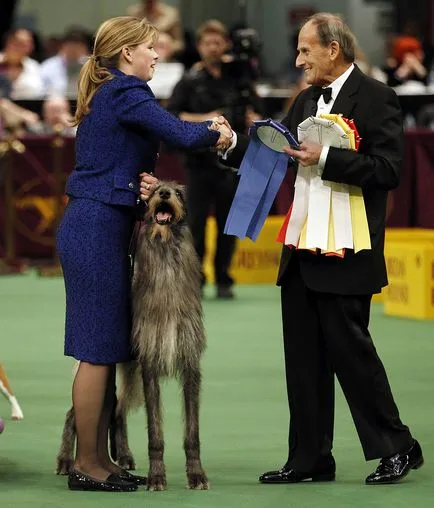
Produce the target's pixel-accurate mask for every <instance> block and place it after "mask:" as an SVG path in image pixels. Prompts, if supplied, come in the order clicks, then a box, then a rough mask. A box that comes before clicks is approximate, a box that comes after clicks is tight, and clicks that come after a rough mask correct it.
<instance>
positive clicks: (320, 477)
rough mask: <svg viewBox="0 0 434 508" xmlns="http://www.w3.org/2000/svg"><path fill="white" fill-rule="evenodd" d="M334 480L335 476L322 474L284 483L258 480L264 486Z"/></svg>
mask: <svg viewBox="0 0 434 508" xmlns="http://www.w3.org/2000/svg"><path fill="white" fill-rule="evenodd" d="M335 480H336V474H322V475H315V476H312V477H311V478H303V480H298V481H296V482H285V481H276V482H273V481H264V480H259V481H260V482H261V483H263V484H264V485H273V484H274V485H285V484H288V483H303V482H312V483H313V482H334V481H335Z"/></svg>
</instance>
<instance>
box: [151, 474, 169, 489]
mask: <svg viewBox="0 0 434 508" xmlns="http://www.w3.org/2000/svg"><path fill="white" fill-rule="evenodd" d="M146 488H147V489H148V490H151V491H156V492H157V491H162V490H166V489H167V481H166V475H157V474H156V475H152V474H150V475H149V476H148V481H147V483H146Z"/></svg>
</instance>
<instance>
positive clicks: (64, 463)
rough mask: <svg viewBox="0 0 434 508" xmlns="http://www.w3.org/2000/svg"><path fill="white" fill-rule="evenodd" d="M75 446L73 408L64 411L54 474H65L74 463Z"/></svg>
mask: <svg viewBox="0 0 434 508" xmlns="http://www.w3.org/2000/svg"><path fill="white" fill-rule="evenodd" d="M74 448H75V413H74V408H73V407H71V409H70V410H69V411H68V412H67V413H66V419H65V425H64V426H63V433H62V443H61V445H60V450H59V454H58V455H57V459H56V474H62V475H67V474H68V473H69V470H70V469H71V468H72V465H73V463H74Z"/></svg>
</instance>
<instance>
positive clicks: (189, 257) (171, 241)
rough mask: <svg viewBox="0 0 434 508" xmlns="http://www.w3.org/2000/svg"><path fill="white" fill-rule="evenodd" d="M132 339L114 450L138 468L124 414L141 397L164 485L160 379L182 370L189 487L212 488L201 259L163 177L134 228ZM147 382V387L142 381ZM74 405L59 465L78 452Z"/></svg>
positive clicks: (178, 196) (158, 482)
mask: <svg viewBox="0 0 434 508" xmlns="http://www.w3.org/2000/svg"><path fill="white" fill-rule="evenodd" d="M132 307H133V327H132V344H133V347H134V350H135V353H136V358H137V361H135V362H132V363H130V364H122V365H121V366H120V369H119V370H120V373H121V381H122V383H121V389H120V394H119V400H118V402H117V406H116V415H115V418H114V422H113V425H112V428H111V453H112V456H113V458H116V459H117V461H118V464H119V465H120V466H121V467H125V468H127V469H134V467H135V462H134V458H133V456H132V453H131V451H130V449H129V446H128V439H127V425H126V416H127V413H128V411H129V410H130V409H131V408H132V407H133V406H136V405H137V403H139V404H142V403H143V396H144V400H145V405H146V413H147V419H148V455H149V472H148V489H149V490H165V488H166V486H167V482H166V469H165V465H164V459H163V454H164V438H163V430H162V412H161V400H160V385H159V380H160V378H162V377H177V378H178V379H179V381H180V383H181V385H182V389H183V399H184V419H185V430H184V450H185V455H186V470H187V481H188V487H189V488H191V489H208V480H207V477H206V475H205V472H204V470H203V468H202V464H201V460H200V442H199V393H200V384H201V372H200V359H201V356H202V354H203V352H204V349H205V332H204V328H203V321H202V306H201V299H200V263H199V260H198V257H197V255H196V252H195V250H194V247H193V243H192V239H191V234H190V231H189V229H188V226H187V224H186V212H185V196H184V189H183V187H182V186H180V185H177V184H175V183H172V182H160V184H159V185H158V187H157V188H156V189H155V190H154V191H153V193H152V195H151V196H150V197H149V201H148V207H147V211H146V213H145V216H144V225H143V226H142V227H141V228H140V230H139V232H138V236H137V248H136V253H135V260H134V275H133V279H132ZM140 385H141V386H143V391H142V390H141V388H140ZM74 425H75V423H74V412H73V409H70V410H69V411H68V413H67V418H66V422H65V427H64V431H63V436H62V446H61V449H60V452H59V455H58V457H57V473H58V474H67V472H68V470H69V468H70V467H71V464H72V460H73V448H74V440H75V432H74Z"/></svg>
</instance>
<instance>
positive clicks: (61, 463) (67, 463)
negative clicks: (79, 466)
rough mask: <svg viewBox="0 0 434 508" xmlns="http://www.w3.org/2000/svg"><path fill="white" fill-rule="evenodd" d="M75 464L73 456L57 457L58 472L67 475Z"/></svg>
mask: <svg viewBox="0 0 434 508" xmlns="http://www.w3.org/2000/svg"><path fill="white" fill-rule="evenodd" d="M73 464H74V460H73V459H71V458H63V457H57V465H56V474H60V475H67V474H69V471H70V470H71V468H72V465H73Z"/></svg>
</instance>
